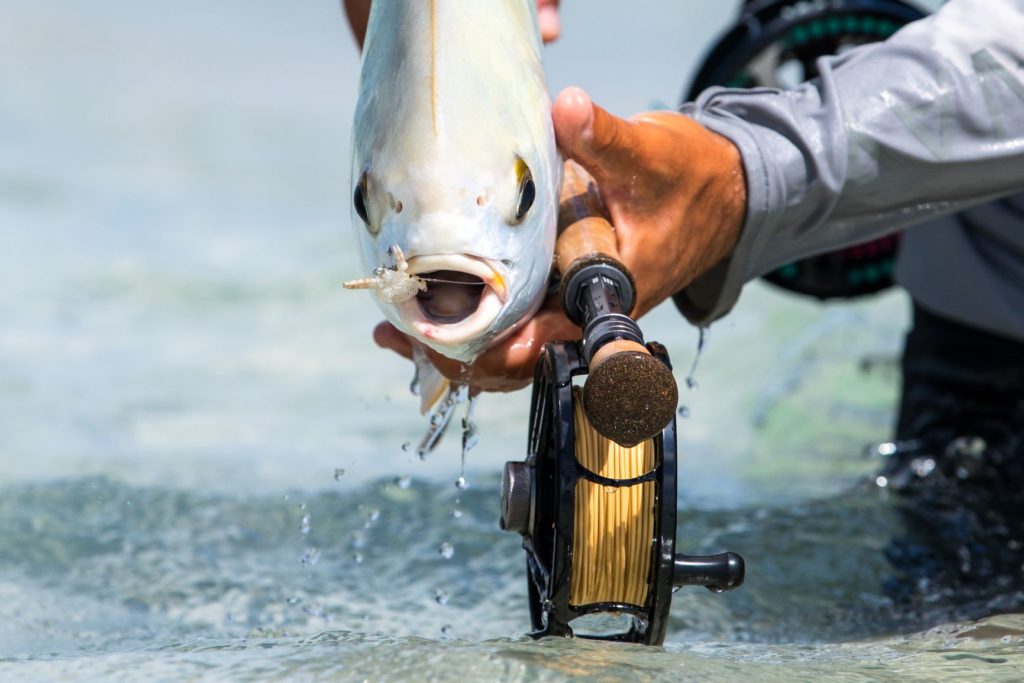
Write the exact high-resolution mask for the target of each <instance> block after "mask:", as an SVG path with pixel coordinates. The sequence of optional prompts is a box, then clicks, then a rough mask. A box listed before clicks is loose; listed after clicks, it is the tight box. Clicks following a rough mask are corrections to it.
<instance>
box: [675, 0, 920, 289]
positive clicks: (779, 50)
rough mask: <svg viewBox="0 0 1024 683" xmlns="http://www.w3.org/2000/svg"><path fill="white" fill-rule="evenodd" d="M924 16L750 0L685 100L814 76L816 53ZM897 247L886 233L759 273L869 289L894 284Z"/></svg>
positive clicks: (894, 5) (841, 0)
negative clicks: (715, 90)
mask: <svg viewBox="0 0 1024 683" xmlns="http://www.w3.org/2000/svg"><path fill="white" fill-rule="evenodd" d="M923 16H924V13H923V12H921V10H919V9H917V8H916V7H914V6H913V5H910V4H908V3H906V2H901V1H900V0H827V1H826V0H753V1H751V0H748V1H747V2H745V3H744V6H743V9H742V13H741V16H740V18H739V19H738V21H737V22H736V24H735V26H734V27H733V28H732V29H730V30H729V31H728V32H727V33H726V34H725V35H724V36H722V38H720V39H719V41H718V42H717V43H716V44H715V46H714V47H712V48H711V50H710V51H709V52H708V53H707V56H706V57H705V59H704V63H703V64H702V66H701V67H700V69H699V70H698V72H697V76H696V77H695V78H694V80H693V83H692V84H691V86H690V90H689V92H688V93H687V94H686V97H685V98H684V99H685V100H693V99H696V98H697V96H698V95H699V94H700V93H701V92H702V91H704V90H705V89H706V88H710V87H711V86H714V85H722V86H725V87H729V88H755V87H768V88H781V89H788V88H793V87H796V86H797V85H799V84H801V83H803V82H804V81H807V80H810V79H812V78H815V77H816V76H817V75H818V66H817V60H818V58H820V57H825V56H828V55H833V54H839V53H841V52H843V51H844V50H848V49H850V48H853V47H857V46H859V45H864V44H867V43H872V42H875V41H878V40H884V39H885V38H888V37H889V36H890V35H892V34H893V33H895V32H896V31H897V30H898V29H899V28H900V27H902V26H903V25H905V24H908V23H910V22H912V21H916V20H917V19H920V18H922V17H923ZM898 250H899V235H898V234H896V235H889V236H887V237H882V238H879V239H876V240H872V241H870V242H866V243H864V244H860V245H855V246H851V247H847V248H845V249H840V250H837V251H833V252H829V253H826V254H821V255H818V256H812V257H810V258H806V259H802V260H800V261H796V262H794V263H790V264H787V265H785V266H783V267H781V268H778V269H776V270H775V271H772V272H771V273H768V274H766V275H765V276H764V279H765V280H766V281H767V282H769V283H771V284H773V285H775V286H777V287H781V288H783V289H786V290H789V291H791V292H796V293H798V294H805V295H808V296H813V297H815V298H817V299H831V298H850V297H857V296H862V295H865V294H872V293H874V292H878V291H881V290H883V289H886V288H888V287H890V286H891V285H892V284H893V270H894V267H895V261H896V255H897V252H898Z"/></svg>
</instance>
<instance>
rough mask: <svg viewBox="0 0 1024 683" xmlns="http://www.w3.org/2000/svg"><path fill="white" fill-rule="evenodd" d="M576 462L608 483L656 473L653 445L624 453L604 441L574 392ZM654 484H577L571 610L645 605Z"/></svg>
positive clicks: (577, 393) (652, 537)
mask: <svg viewBox="0 0 1024 683" xmlns="http://www.w3.org/2000/svg"><path fill="white" fill-rule="evenodd" d="M573 416H574V419H575V423H576V427H575V436H576V460H578V461H579V463H580V464H581V465H583V467H585V468H587V469H588V470H590V471H591V472H593V473H594V474H598V475H600V476H602V477H607V478H609V479H633V478H634V477H639V476H641V475H644V474H646V473H648V472H650V471H651V470H653V469H654V467H655V464H656V463H655V462H654V441H653V440H647V441H644V442H642V443H640V444H638V445H636V446H634V447H632V448H623V447H622V446H620V445H618V444H617V443H615V442H614V441H611V440H609V439H606V438H604V437H603V436H601V435H600V434H598V432H597V430H595V429H594V427H593V426H592V425H591V424H590V422H589V421H588V420H587V416H586V413H584V411H583V399H582V396H581V392H580V390H579V388H574V389H573ZM654 502H655V489H654V482H653V481H648V482H644V483H642V484H635V485H633V486H620V487H613V486H602V485H600V484H595V483H593V482H590V481H587V480H586V479H582V478H581V479H579V480H577V482H576V501H575V508H574V509H575V519H574V522H573V552H572V578H571V581H570V585H569V604H571V605H574V606H582V605H589V604H592V603H596V602H616V603H626V604H631V605H643V604H644V603H645V602H646V600H647V591H648V577H649V575H650V569H651V545H652V543H653V542H654V515H655V510H654Z"/></svg>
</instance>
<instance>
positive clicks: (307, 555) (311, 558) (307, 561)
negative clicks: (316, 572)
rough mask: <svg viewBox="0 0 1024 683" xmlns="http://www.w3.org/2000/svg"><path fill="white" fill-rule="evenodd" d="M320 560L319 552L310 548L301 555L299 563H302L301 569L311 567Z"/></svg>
mask: <svg viewBox="0 0 1024 683" xmlns="http://www.w3.org/2000/svg"><path fill="white" fill-rule="evenodd" d="M319 559H320V550H318V549H317V548H314V547H313V546H310V547H308V548H306V552H304V553H302V557H301V558H300V559H299V562H300V563H302V566H303V567H312V566H313V565H315V564H316V563H317V561H318V560H319Z"/></svg>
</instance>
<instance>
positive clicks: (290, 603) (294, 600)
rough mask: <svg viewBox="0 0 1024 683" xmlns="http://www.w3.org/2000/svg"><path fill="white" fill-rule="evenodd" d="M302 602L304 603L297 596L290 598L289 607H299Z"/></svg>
mask: <svg viewBox="0 0 1024 683" xmlns="http://www.w3.org/2000/svg"><path fill="white" fill-rule="evenodd" d="M300 602H302V598H300V597H299V596H297V595H293V596H292V597H290V598H288V604H289V605H297V604H299V603H300Z"/></svg>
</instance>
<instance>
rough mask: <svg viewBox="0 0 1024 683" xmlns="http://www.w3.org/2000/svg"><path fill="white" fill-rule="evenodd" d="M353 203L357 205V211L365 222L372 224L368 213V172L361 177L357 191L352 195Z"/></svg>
mask: <svg viewBox="0 0 1024 683" xmlns="http://www.w3.org/2000/svg"><path fill="white" fill-rule="evenodd" d="M352 203H353V204H354V205H355V207H356V213H357V214H359V217H360V218H362V219H363V222H364V223H366V225H367V226H369V225H370V219H369V217H368V216H367V213H366V174H365V173H364V174H363V176H362V177H361V178H360V179H359V184H358V185H356V191H355V193H354V194H353V197H352Z"/></svg>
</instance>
